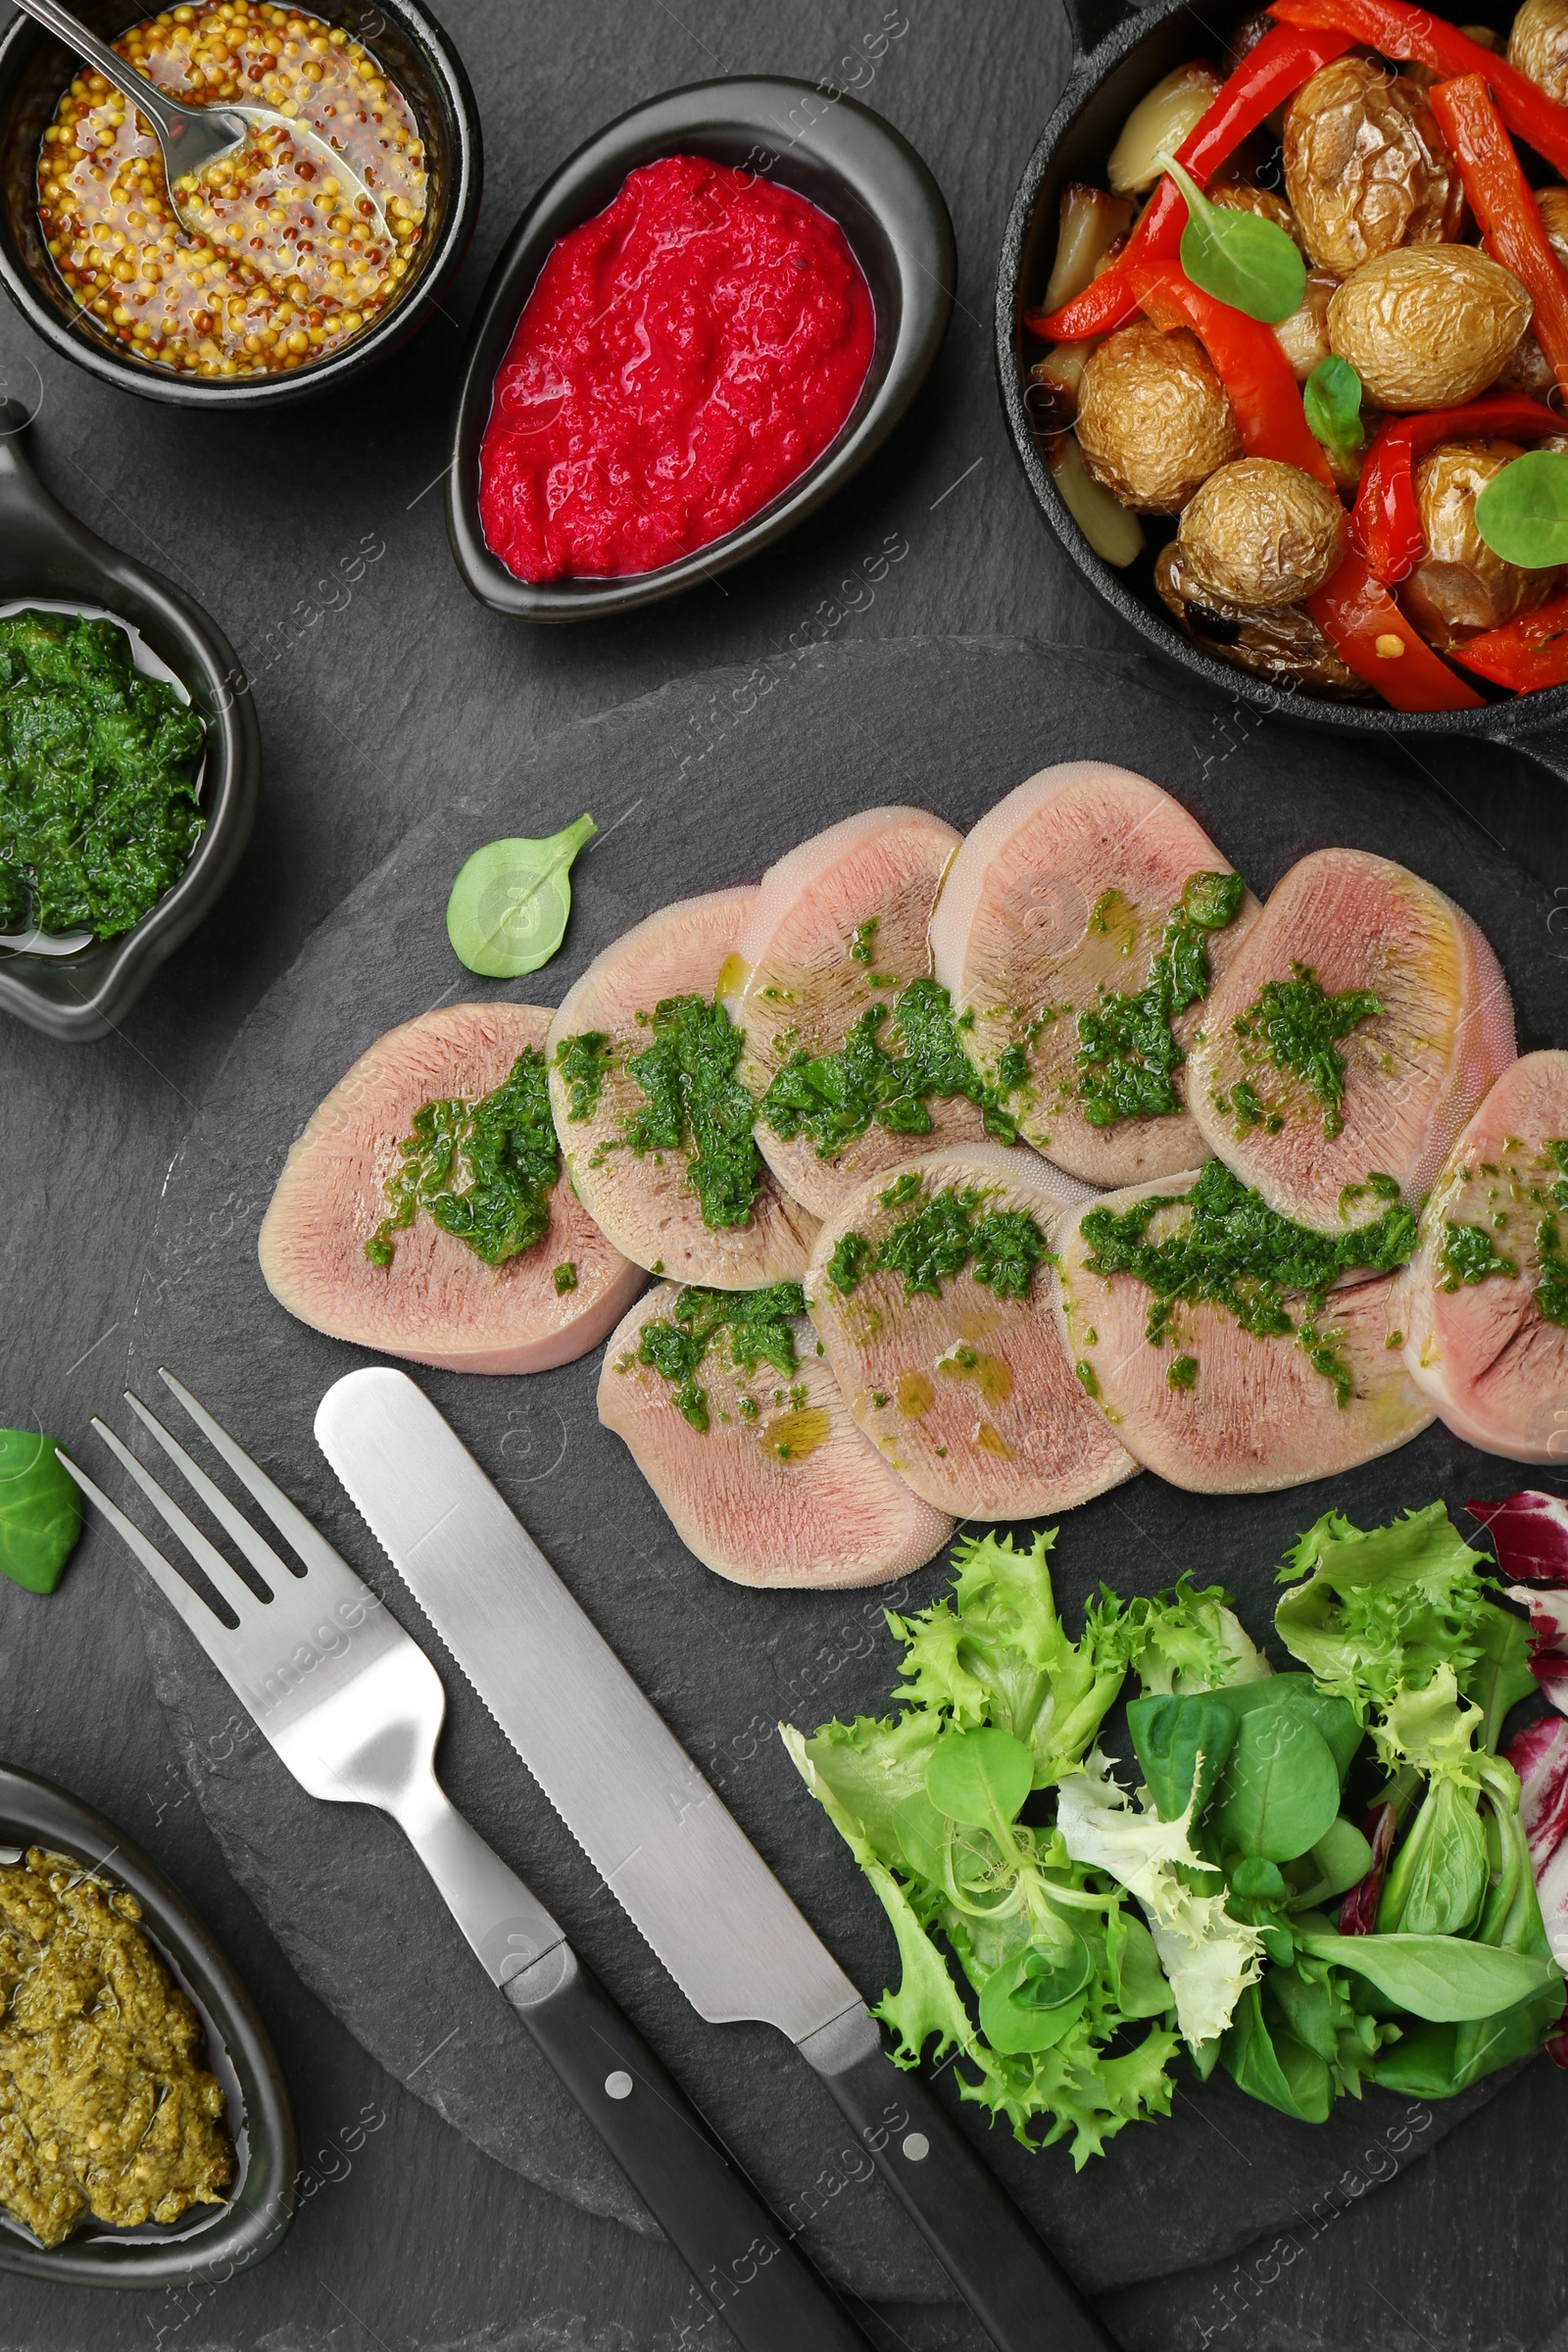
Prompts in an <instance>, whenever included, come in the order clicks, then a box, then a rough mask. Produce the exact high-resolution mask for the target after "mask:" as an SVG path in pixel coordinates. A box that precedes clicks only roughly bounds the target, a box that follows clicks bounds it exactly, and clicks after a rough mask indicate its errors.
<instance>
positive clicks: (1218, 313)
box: [1133, 262, 1339, 498]
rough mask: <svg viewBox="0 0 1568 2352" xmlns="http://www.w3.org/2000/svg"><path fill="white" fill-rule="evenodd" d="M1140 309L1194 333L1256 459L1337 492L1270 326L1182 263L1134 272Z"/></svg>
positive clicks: (1161, 324)
mask: <svg viewBox="0 0 1568 2352" xmlns="http://www.w3.org/2000/svg"><path fill="white" fill-rule="evenodd" d="M1133 285H1134V287H1135V289H1136V291H1137V295H1138V301H1139V305H1140V307H1141V308H1142V309H1143V310H1144V311H1146V312H1147V313H1148V315H1149V317H1150V318H1151V319H1152V320H1153V322H1154V324H1155V325H1156V326H1157V327H1160V328H1162V329H1163V330H1164V331H1165V332H1166V333H1167V334H1168V333H1169V332H1170V330H1171V329H1172V328H1173V327H1178V326H1190V327H1191V328H1192V329H1193V330H1194V332H1195V333H1196V334H1197V336H1198V338H1199V341H1200V342H1201V344H1202V346H1203V348H1204V350H1205V351H1206V352H1207V353H1208V356H1209V359H1210V360H1211V361H1212V362H1213V366H1214V371H1215V373H1216V374H1217V375H1218V377H1219V379H1220V382H1221V383H1222V384H1223V385H1224V387H1225V391H1226V396H1227V398H1228V399H1229V401H1230V404H1231V408H1232V410H1233V411H1234V412H1235V417H1236V422H1237V425H1238V426H1239V428H1240V430H1241V436H1242V439H1243V441H1244V442H1245V443H1246V445H1247V454H1248V456H1249V457H1250V458H1279V459H1281V460H1282V461H1283V463H1284V464H1285V465H1287V466H1299V467H1300V470H1301V471H1302V473H1309V474H1310V475H1311V476H1312V478H1313V480H1314V481H1318V482H1322V483H1323V484H1324V485H1325V486H1326V487H1327V488H1328V489H1330V490H1334V494H1335V496H1336V498H1337V497H1338V496H1339V492H1338V490H1337V489H1335V482H1334V476H1333V474H1332V473H1331V472H1330V470H1329V462H1328V459H1327V458H1326V457H1325V456H1324V454H1323V450H1322V446H1321V444H1320V443H1319V442H1318V441H1316V440H1315V439H1314V438H1313V436H1312V433H1311V431H1310V429H1309V427H1308V425H1307V421H1306V412H1305V410H1304V409H1303V408H1302V406H1301V391H1300V386H1299V384H1298V383H1297V380H1296V377H1295V376H1294V374H1293V373H1292V372H1291V363H1290V361H1289V360H1288V359H1287V358H1286V357H1285V354H1284V352H1283V351H1282V350H1281V349H1280V346H1279V342H1278V340H1277V338H1276V336H1275V333H1274V329H1273V328H1272V327H1271V326H1265V325H1264V324H1263V322H1262V320H1261V319H1250V318H1249V317H1248V315H1247V313H1246V312H1245V311H1237V310H1233V309H1232V308H1231V306H1230V304H1229V303H1228V302H1220V301H1217V300H1216V298H1215V297H1214V296H1213V295H1212V294H1205V293H1204V292H1203V290H1202V288H1201V286H1195V285H1194V283H1193V281H1192V279H1191V278H1190V277H1188V276H1187V275H1186V273H1185V272H1184V271H1183V270H1182V268H1181V266H1180V264H1179V263H1176V262H1152V263H1147V264H1145V266H1144V267H1143V268H1141V269H1139V270H1134V272H1133Z"/></svg>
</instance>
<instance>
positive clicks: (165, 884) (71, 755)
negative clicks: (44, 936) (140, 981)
mask: <svg viewBox="0 0 1568 2352" xmlns="http://www.w3.org/2000/svg"><path fill="white" fill-rule="evenodd" d="M204 741H205V730H204V729H203V726H202V722H201V719H200V718H199V717H198V716H197V714H196V712H195V711H192V710H190V709H189V708H188V707H187V706H186V705H185V704H184V703H182V702H181V701H180V699H179V696H178V695H177V694H176V693H175V691H174V689H173V687H172V686H171V685H169V684H168V683H167V682H166V681H165V680H164V679H162V678H149V677H145V676H143V674H142V672H141V671H140V670H139V669H137V667H136V665H135V662H134V661H133V660H132V658H131V648H130V639H129V637H128V636H127V635H126V633H125V631H124V630H123V629H122V628H119V627H117V626H116V624H115V623H114V622H113V621H112V620H84V619H81V618H78V617H76V616H74V615H72V614H68V613H17V614H15V615H14V616H13V617H12V618H11V619H10V620H0V931H25V930H27V929H28V928H30V927H35V928H36V929H38V930H40V931H45V932H56V933H58V932H69V931H92V932H95V933H96V934H97V936H98V938H100V939H114V938H116V937H117V936H118V935H119V934H120V933H121V932H123V931H128V930H129V929H130V927H131V925H132V924H133V923H138V922H140V920H141V918H142V916H143V915H144V914H146V913H147V912H148V911H149V909H150V908H151V907H154V906H156V905H157V903H158V901H159V900H160V899H161V898H162V897H163V895H164V893H165V891H167V890H168V889H170V888H171V886H172V884H173V883H174V882H176V881H177V880H178V878H179V875H180V873H181V872H182V870H183V868H184V866H185V864H186V861H187V860H188V858H189V857H190V854H191V852H192V850H193V849H194V848H195V846H196V843H197V840H198V838H199V836H200V834H201V832H202V829H203V825H204V823H205V821H206V820H205V819H204V818H203V816H202V815H201V813H200V811H199V809H198V808H197V805H196V774H197V769H198V767H199V765H200V762H201V757H202V746H203V743H204Z"/></svg>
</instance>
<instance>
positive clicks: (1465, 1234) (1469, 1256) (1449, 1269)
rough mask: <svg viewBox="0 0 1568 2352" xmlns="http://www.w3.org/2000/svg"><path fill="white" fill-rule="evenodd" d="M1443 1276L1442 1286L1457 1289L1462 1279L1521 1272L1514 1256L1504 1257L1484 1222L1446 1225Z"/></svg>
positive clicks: (1481, 1278) (1450, 1223)
mask: <svg viewBox="0 0 1568 2352" xmlns="http://www.w3.org/2000/svg"><path fill="white" fill-rule="evenodd" d="M1439 1263H1440V1264H1441V1266H1442V1268H1443V1279H1442V1282H1441V1283H1440V1284H1439V1286H1438V1287H1439V1288H1440V1289H1441V1290H1445V1291H1456V1290H1457V1289H1458V1288H1459V1286H1460V1284H1461V1283H1464V1284H1466V1285H1469V1284H1471V1283H1476V1282H1485V1281H1486V1279H1487V1277H1488V1275H1489V1274H1517V1273H1518V1271H1519V1268H1518V1267H1517V1266H1516V1265H1515V1263H1514V1261H1513V1259H1512V1258H1511V1257H1500V1256H1499V1255H1498V1253H1497V1251H1496V1250H1494V1248H1493V1247H1492V1236H1491V1234H1490V1233H1488V1231H1487V1229H1486V1227H1485V1226H1484V1225H1455V1224H1453V1223H1452V1222H1451V1221H1450V1222H1449V1223H1448V1224H1446V1225H1445V1227H1444V1229H1443V1254H1442V1257H1441V1258H1440V1260H1439Z"/></svg>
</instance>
